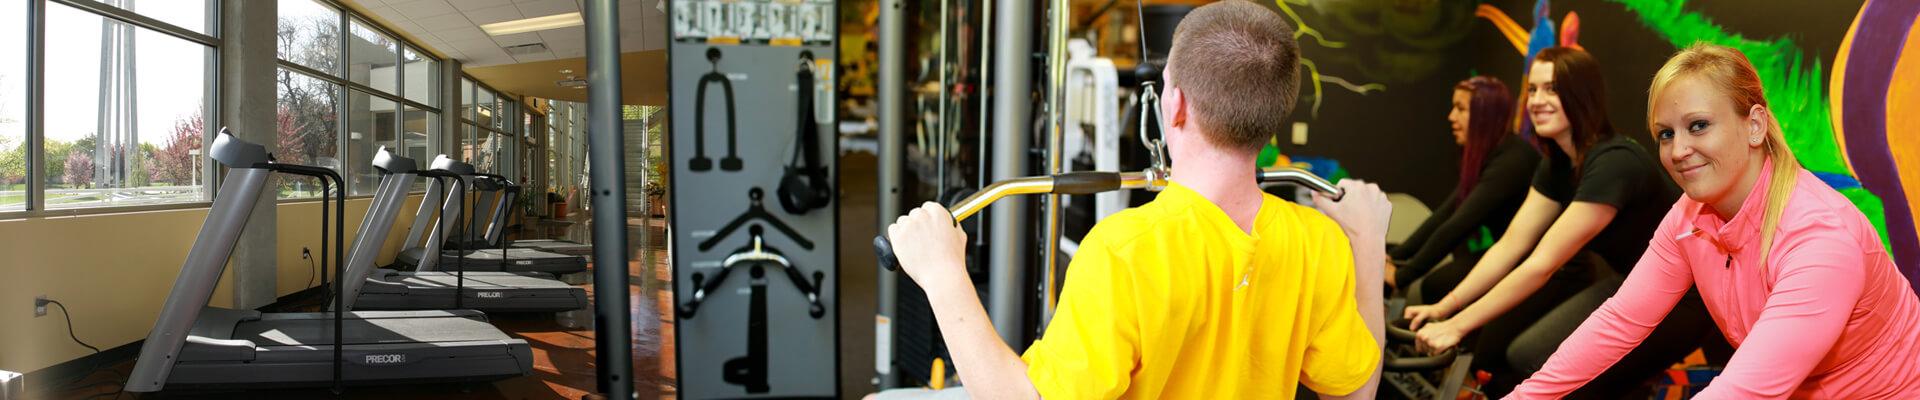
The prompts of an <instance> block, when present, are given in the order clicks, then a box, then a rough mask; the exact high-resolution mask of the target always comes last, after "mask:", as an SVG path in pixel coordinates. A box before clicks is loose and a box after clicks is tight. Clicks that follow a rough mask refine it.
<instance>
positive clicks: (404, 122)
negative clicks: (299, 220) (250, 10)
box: [278, 0, 447, 198]
mask: <svg viewBox="0 0 1920 400" xmlns="http://www.w3.org/2000/svg"><path fill="white" fill-rule="evenodd" d="M279 2H280V4H279V5H280V11H279V12H280V21H279V24H280V29H279V35H280V37H279V46H280V48H279V51H278V54H279V57H280V66H281V70H280V72H281V75H282V78H281V86H282V87H281V93H280V95H281V96H280V102H281V104H280V106H281V111H282V114H283V115H282V124H283V129H282V131H281V135H282V136H281V142H282V145H281V151H283V152H286V151H297V152H299V153H300V154H298V156H299V157H296V158H295V159H294V160H295V161H293V162H299V163H302V164H308V165H315V166H322V167H327V168H333V169H334V170H336V171H339V172H340V175H341V176H342V177H344V178H346V180H347V189H348V190H347V193H348V194H350V195H369V194H373V191H374V189H375V188H377V187H378V186H379V184H380V178H381V177H380V174H379V171H378V170H376V169H374V168H373V166H372V161H373V155H374V153H375V152H376V151H378V150H379V149H380V148H382V147H385V148H387V149H389V151H392V152H394V153H395V154H397V155H401V156H405V157H408V158H413V159H415V161H416V163H417V165H419V166H420V167H423V168H424V167H426V164H427V163H428V162H431V161H432V157H433V156H434V155H438V154H441V153H442V152H444V151H445V149H447V147H445V146H446V145H445V144H443V143H444V140H442V139H440V136H441V135H444V134H443V133H441V132H440V131H439V129H440V124H439V123H438V121H436V119H437V118H439V115H440V107H441V104H440V103H441V101H440V97H441V96H440V95H439V93H438V92H437V91H438V90H439V88H441V87H443V86H442V85H443V84H442V83H441V80H442V79H443V78H442V77H443V74H442V73H441V71H440V70H439V60H436V59H434V58H433V57H431V56H428V55H427V54H425V52H422V51H420V50H419V49H418V47H417V46H415V45H413V44H411V43H406V42H403V41H400V40H396V39H394V35H393V34H392V33H391V32H388V31H386V30H383V29H380V28H379V27H378V26H375V25H373V24H372V23H369V22H366V21H365V20H363V19H361V17H360V16H358V15H352V13H351V12H344V11H342V10H340V9H336V8H334V7H333V6H331V5H329V3H324V2H319V1H316V0H279ZM343 13H344V14H343ZM343 24H344V25H343ZM343 32H344V33H345V35H344V36H342V35H341V34H342V33H343ZM287 125H291V126H292V127H293V129H284V128H287ZM289 142H292V143H293V144H292V145H288V144H287V143H289ZM303 184H304V185H307V186H305V187H302V186H301V185H303ZM311 185H312V183H311V182H306V183H302V182H298V181H293V182H289V183H287V184H284V185H282V187H281V195H282V197H286V198H303V197H313V196H317V195H319V192H317V191H314V190H313V188H312V187H311ZM415 188H424V186H423V185H417V186H415Z"/></svg>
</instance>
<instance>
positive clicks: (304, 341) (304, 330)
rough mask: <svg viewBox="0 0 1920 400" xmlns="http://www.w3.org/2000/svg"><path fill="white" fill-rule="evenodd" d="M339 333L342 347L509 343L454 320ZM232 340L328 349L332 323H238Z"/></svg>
mask: <svg viewBox="0 0 1920 400" xmlns="http://www.w3.org/2000/svg"><path fill="white" fill-rule="evenodd" d="M341 332H344V335H342V341H341V342H342V344H345V345H364V344H387V343H403V344H404V343H435V342H465V341H483V340H509V339H513V338H512V337H508V336H507V335H506V334H505V333H502V332H500V330H499V329H497V328H494V327H493V325H491V324H488V323H487V322H486V321H477V320H473V319H467V318H457V317H456V318H448V317H433V318H388V319H348V320H345V321H342V327H341ZM233 338H234V339H244V340H251V341H253V343H254V344H255V345H258V346H262V347H265V346H274V345H278V346H331V345H333V319H331V318H316V319H284V320H261V321H248V322H242V323H240V324H239V325H238V326H235V327H234V330H233Z"/></svg>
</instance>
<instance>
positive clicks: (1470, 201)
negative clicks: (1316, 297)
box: [1387, 76, 1540, 304]
mask: <svg viewBox="0 0 1920 400" xmlns="http://www.w3.org/2000/svg"><path fill="white" fill-rule="evenodd" d="M1512 120H1513V94H1512V93H1510V92H1508V91H1507V84H1506V83H1502V82H1500V79H1498V78H1494V77H1491V76H1476V77H1473V78H1469V79H1467V80H1464V81H1460V84H1458V85H1455V86H1454V87H1453V111H1452V112H1449V113H1447V122H1448V123H1449V124H1450V125H1451V127H1452V128H1453V143H1454V144H1458V145H1460V147H1461V151H1460V183H1459V184H1458V185H1457V186H1454V188H1453V193H1452V194H1450V195H1448V196H1447V200H1446V202H1445V203H1441V204H1440V208H1438V209H1435V210H1434V211H1433V215H1432V216H1429V217H1427V220H1426V222H1422V223H1420V228H1419V229H1417V230H1414V232H1413V236H1410V237H1408V238H1407V240H1406V241H1405V242H1402V243H1401V244H1400V246H1399V247H1396V248H1394V249H1393V251H1392V252H1391V253H1389V255H1390V256H1392V257H1393V262H1392V263H1390V264H1388V265H1389V267H1388V270H1389V271H1390V272H1389V273H1388V274H1387V285H1388V286H1392V287H1395V288H1406V290H1407V291H1408V301H1412V302H1414V304H1429V303H1432V302H1435V301H1439V299H1440V296H1441V295H1445V294H1447V291H1449V290H1453V286H1454V285H1455V284H1458V283H1459V282H1460V280H1461V279H1463V278H1465V277H1466V274H1467V271H1468V270H1471V269H1472V268H1473V264H1474V262H1476V261H1478V260H1479V259H1480V257H1479V253H1480V251H1479V250H1484V248H1481V249H1468V247H1469V246H1467V243H1468V241H1470V240H1472V239H1474V238H1478V237H1481V236H1487V238H1488V239H1491V238H1492V237H1493V236H1495V235H1499V234H1500V233H1501V232H1505V231H1506V228H1507V221H1510V220H1512V219H1513V213H1514V212H1516V211H1519V209H1520V202H1521V200H1525V199H1526V196H1527V179H1528V177H1530V176H1531V175H1532V174H1533V168H1534V164H1538V163H1539V162H1540V153H1539V152H1538V151H1535V150H1534V149H1533V147H1531V146H1528V145H1527V142H1526V141H1525V140H1521V139H1520V137H1519V136H1517V135H1513V134H1512V131H1511V130H1510V129H1508V127H1509V126H1511V125H1512V124H1511V123H1510V122H1512ZM1448 253H1452V254H1454V257H1453V261H1451V262H1448V263H1447V265H1446V266H1444V267H1441V268H1440V269H1439V270H1437V271H1436V270H1435V269H1434V266H1435V265H1436V264H1439V263H1440V261H1441V259H1442V258H1445V257H1446V256H1447V254H1448ZM1429 271H1432V274H1428V272H1429ZM1422 276H1425V277H1426V278H1424V279H1422V278H1421V277H1422ZM1414 282H1419V283H1418V285H1417V286H1408V284H1410V283H1414ZM1415 297H1419V298H1415Z"/></svg>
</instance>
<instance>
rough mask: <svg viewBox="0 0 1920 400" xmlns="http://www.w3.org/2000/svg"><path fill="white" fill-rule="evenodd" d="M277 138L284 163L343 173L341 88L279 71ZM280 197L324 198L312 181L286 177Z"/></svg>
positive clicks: (301, 75) (281, 187)
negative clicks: (340, 115) (340, 124)
mask: <svg viewBox="0 0 1920 400" xmlns="http://www.w3.org/2000/svg"><path fill="white" fill-rule="evenodd" d="M277 86H278V91H279V96H278V107H277V109H278V111H277V112H276V113H275V126H276V127H277V128H276V132H275V137H276V138H278V139H279V148H278V150H276V151H274V152H273V154H274V157H275V158H277V159H278V160H279V161H280V162H285V163H292V164H301V165H317V166H323V167H328V168H333V169H334V170H335V171H338V170H340V163H339V160H338V159H337V158H335V157H337V154H340V153H339V148H340V145H339V143H340V142H339V139H340V134H339V132H340V131H339V104H340V100H339V99H340V87H339V86H337V85H334V84H331V83H327V82H325V81H321V80H319V79H315V78H313V77H310V76H307V75H305V74H301V73H298V72H293V71H289V70H286V69H281V70H279V79H278V82H277ZM279 182H280V186H279V197H280V198H306V197H320V187H319V186H318V183H317V181H315V180H314V179H311V178H293V177H291V176H289V177H282V178H281V179H280V180H279Z"/></svg>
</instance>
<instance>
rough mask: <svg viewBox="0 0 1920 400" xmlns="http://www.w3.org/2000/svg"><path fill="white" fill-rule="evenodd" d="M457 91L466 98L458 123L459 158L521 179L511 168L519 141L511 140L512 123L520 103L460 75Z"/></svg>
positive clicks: (488, 170)
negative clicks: (459, 122)
mask: <svg viewBox="0 0 1920 400" xmlns="http://www.w3.org/2000/svg"><path fill="white" fill-rule="evenodd" d="M460 90H461V91H462V94H461V98H463V99H468V100H465V101H464V102H465V103H466V105H467V106H466V107H464V108H465V109H466V111H467V112H466V113H465V114H463V116H462V118H461V120H462V123H461V124H460V125H461V127H460V129H461V135H460V143H461V151H460V153H461V156H462V157H464V158H462V159H461V160H462V161H466V162H467V163H469V164H473V167H474V169H477V170H479V171H480V172H485V173H491V174H499V175H501V176H505V177H507V178H509V179H514V180H515V181H521V179H520V176H519V173H518V171H517V168H514V165H515V160H516V157H515V154H514V152H516V151H519V148H520V146H519V145H518V143H519V141H518V140H514V139H513V138H515V137H518V134H517V132H515V128H516V127H517V126H518V124H514V123H512V122H513V121H516V120H517V119H516V117H515V115H519V114H520V111H519V110H520V105H519V102H516V101H514V100H513V98H511V97H509V96H507V95H503V94H500V93H499V92H496V91H494V90H493V89H492V88H489V87H487V86H486V85H484V84H479V83H476V82H474V81H473V79H472V78H464V77H463V78H461V79H460Z"/></svg>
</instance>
